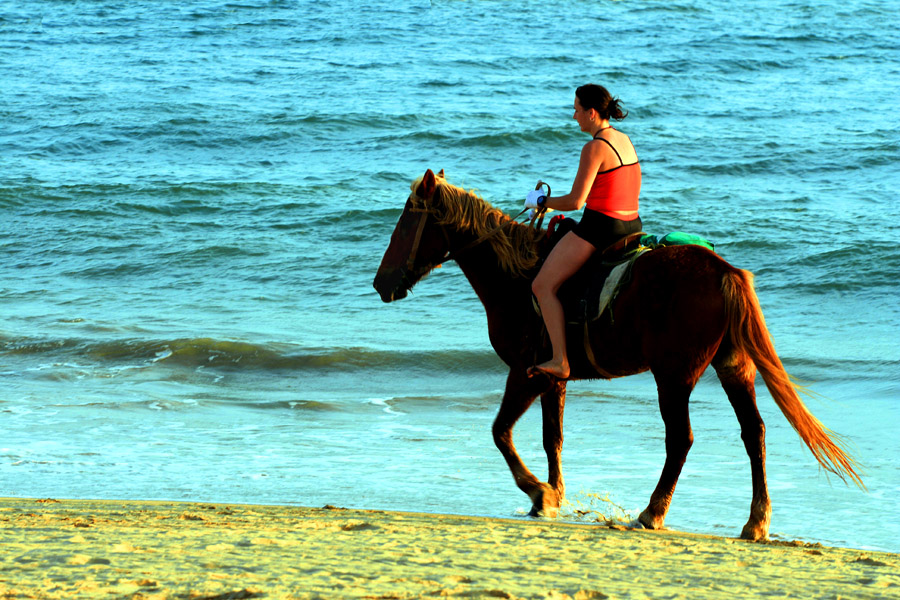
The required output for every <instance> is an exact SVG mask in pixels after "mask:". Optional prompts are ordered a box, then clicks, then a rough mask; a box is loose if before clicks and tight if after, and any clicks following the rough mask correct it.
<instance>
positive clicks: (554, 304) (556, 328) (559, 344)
mask: <svg viewBox="0 0 900 600" xmlns="http://www.w3.org/2000/svg"><path fill="white" fill-rule="evenodd" d="M594 251H595V248H594V246H593V245H591V244H590V243H589V242H586V241H585V240H583V239H581V238H580V237H578V236H577V235H575V234H574V233H572V232H569V233H567V234H566V235H565V236H563V239H561V240H560V241H559V243H558V244H556V247H555V248H553V251H552V252H550V256H548V257H547V260H546V261H545V262H544V266H543V267H541V270H540V272H539V273H538V275H537V277H535V279H534V282H532V284H531V290H532V291H533V292H534V295H535V296H536V297H537V301H538V304H540V306H541V315H542V316H543V317H544V324H545V325H546V326H547V333H548V335H549V336H550V343H551V344H552V345H553V358H552V359H550V360H549V361H547V362H545V363H543V364H540V365H537V366H536V367H533V369H535V370H537V371H541V372H543V373H547V374H548V375H553V376H554V377H558V378H560V379H566V378H567V377H568V376H569V359H568V357H567V355H566V317H565V314H563V307H562V304H561V303H560V301H559V298H557V297H556V294H557V292H558V291H559V288H560V286H562V284H563V283H564V282H565V281H566V280H567V279H568V278H569V277H571V276H572V275H574V274H575V272H576V271H578V269H580V268H581V266H582V265H584V263H585V262H587V260H588V259H589V258H590V257H591V255H592V254H593V253H594Z"/></svg>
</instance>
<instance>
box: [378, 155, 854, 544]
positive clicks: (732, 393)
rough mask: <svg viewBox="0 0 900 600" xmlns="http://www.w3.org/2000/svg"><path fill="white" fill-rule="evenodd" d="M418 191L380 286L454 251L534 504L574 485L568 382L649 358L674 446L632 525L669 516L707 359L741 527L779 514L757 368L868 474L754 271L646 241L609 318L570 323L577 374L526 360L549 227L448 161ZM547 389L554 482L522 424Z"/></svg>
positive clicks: (813, 437)
mask: <svg viewBox="0 0 900 600" xmlns="http://www.w3.org/2000/svg"><path fill="white" fill-rule="evenodd" d="M410 191H411V193H410V195H409V197H408V198H407V201H406V205H405V207H404V209H403V212H402V214H401V215H400V218H399V220H398V221H397V224H396V226H395V228H394V231H393V234H392V235H391V239H390V244H389V246H388V248H387V249H386V250H385V253H384V256H383V258H382V260H381V264H380V265H379V267H378V271H377V274H376V276H375V280H374V287H375V290H376V291H377V292H378V294H379V295H380V297H381V299H382V301H384V302H392V301H395V300H399V299H402V298H404V297H405V296H406V295H407V293H408V292H409V291H410V290H411V289H412V287H413V286H414V285H416V283H417V282H419V281H420V280H421V279H422V278H423V277H424V276H425V275H427V274H428V273H429V272H430V271H432V269H434V268H435V267H437V266H439V265H440V264H441V263H443V262H445V261H447V260H455V261H456V263H457V265H458V266H459V268H460V269H461V271H462V272H463V274H464V275H465V277H466V278H467V279H468V281H469V283H470V284H471V286H472V288H473V289H474V291H475V293H476V294H477V296H478V298H479V299H480V300H481V303H482V304H483V306H484V309H485V311H486V313H487V322H488V331H489V337H490V343H491V345H492V347H493V349H494V351H495V352H496V353H497V355H498V356H499V357H500V359H501V360H502V361H503V362H504V363H505V364H506V365H507V366H508V367H509V373H508V375H507V378H506V387H505V390H504V393H503V398H502V401H501V403H500V409H499V411H498V414H497V417H496V419H495V420H494V423H493V426H492V433H493V439H494V442H495V444H496V446H497V448H498V449H499V450H500V453H501V454H502V455H503V458H504V459H505V460H506V463H507V465H508V466H509V469H510V471H511V472H512V475H513V479H514V480H515V483H516V485H517V486H518V487H519V489H521V490H522V491H523V492H524V493H525V494H527V495H528V497H529V498H530V500H531V503H532V508H531V512H530V513H529V514H530V515H532V516H535V515H543V516H548V517H554V516H557V515H558V511H559V506H560V502H561V500H562V499H563V498H564V496H565V483H564V480H563V475H562V469H561V464H560V459H561V450H562V443H563V434H562V425H563V411H564V408H565V397H566V384H567V382H568V381H569V380H576V379H610V378H613V377H625V376H628V375H634V374H637V373H641V372H645V371H647V370H649V371H650V372H651V373H652V374H653V377H654V379H655V381H656V384H657V389H658V403H659V410H660V412H661V414H662V419H663V422H664V425H665V448H666V459H665V463H664V465H663V468H662V473H661V474H660V477H659V481H658V483H657V485H656V488H655V489H654V491H653V493H652V494H651V496H650V501H649V503H648V505H647V508H646V509H644V510H643V511H642V512H641V513H640V516H639V517H638V519H637V521H636V522H635V523H634V526H636V527H643V528H648V529H662V528H664V524H665V518H666V514H667V512H668V510H669V506H670V504H671V501H672V496H673V494H674V491H675V485H676V483H677V481H678V477H679V475H680V473H681V469H682V467H683V465H684V462H685V459H686V458H687V454H688V451H689V450H690V448H691V445H692V443H693V439H694V437H693V432H692V430H691V422H690V417H689V413H688V400H689V398H690V395H691V391H692V390H693V388H694V386H695V385H696V383H697V381H698V380H699V378H700V376H701V374H702V373H703V372H704V371H705V369H706V368H707V367H708V366H709V365H710V364H711V365H712V366H713V368H714V369H715V371H716V374H717V375H718V378H719V381H720V382H721V385H722V387H723V388H724V390H725V394H726V395H727V397H728V400H729V401H730V403H731V405H732V407H733V409H734V412H735V414H736V415H737V419H738V422H739V424H740V428H741V439H742V440H743V443H744V447H745V449H746V451H747V455H748V456H749V458H750V473H751V478H752V484H753V490H752V499H751V503H750V518H749V519H748V521H747V523H746V524H745V525H744V527H743V528H742V530H741V538H744V539H748V540H754V541H755V540H765V539H767V538H768V531H769V522H770V519H771V513H772V509H771V502H770V499H769V492H768V487H767V483H766V444H765V433H766V429H765V425H764V423H763V420H762V418H761V417H760V414H759V411H758V409H757V406H756V392H755V388H754V384H755V379H756V373H757V370H758V371H759V373H760V374H761V375H762V379H763V381H764V382H765V384H766V387H767V388H768V390H769V392H770V393H771V396H772V398H773V399H774V400H775V403H776V404H777V405H778V407H779V408H780V409H781V412H782V413H783V414H784V416H785V417H786V418H787V420H788V422H789V423H790V424H791V426H792V427H793V428H794V429H795V430H796V432H797V433H798V434H799V435H800V437H801V439H802V440H803V441H804V442H805V444H806V445H807V447H808V448H809V449H810V451H811V452H812V454H813V456H814V457H815V459H816V460H817V461H818V463H819V464H820V465H821V466H822V467H823V468H824V469H826V470H827V471H829V472H831V473H834V474H836V475H837V476H838V477H840V478H841V479H842V480H844V481H845V482H847V479H848V478H849V479H850V480H852V481H853V482H854V483H855V484H856V485H858V486H859V487H861V488H863V487H864V485H863V482H862V479H861V477H860V475H859V473H858V472H857V470H858V469H859V467H858V465H857V464H856V461H855V459H854V458H853V457H852V456H851V455H850V454H849V453H848V452H847V450H846V448H845V445H844V443H843V441H842V439H841V437H840V436H839V435H837V434H835V433H834V432H832V431H831V430H829V429H827V428H826V427H824V426H823V425H822V423H821V422H819V420H818V419H817V418H816V417H815V416H813V415H812V413H810V411H809V410H808V409H807V407H806V406H805V405H804V403H803V401H802V400H801V399H800V397H799V395H798V393H797V392H798V390H800V388H799V387H798V386H797V385H795V384H794V383H793V381H792V380H791V378H790V377H789V376H788V374H787V373H786V371H785V369H784V366H783V364H782V362H781V359H780V358H779V357H778V355H777V354H776V353H775V348H774V346H773V343H772V340H771V337H770V334H769V331H768V329H767V328H766V324H765V320H764V318H763V314H762V310H761V308H760V305H759V301H758V299H757V296H756V292H755V291H754V288H753V275H752V274H751V273H750V272H748V271H745V270H742V269H738V268H736V267H733V266H731V265H730V264H729V263H727V262H726V261H725V260H724V259H722V258H721V257H719V256H718V255H717V254H716V253H714V252H712V251H710V250H708V249H706V248H704V247H701V246H698V245H681V246H668V247H661V248H658V249H654V250H652V251H649V252H645V253H643V254H642V255H641V256H639V257H638V258H637V259H636V260H635V261H634V263H633V266H632V273H631V277H630V281H629V282H628V283H627V284H626V285H625V286H624V287H623V289H622V290H621V291H620V292H619V293H618V295H617V296H616V297H615V299H614V300H613V302H612V304H611V305H610V306H609V308H608V311H609V315H610V318H606V319H597V320H595V321H593V322H592V323H591V324H590V326H589V327H587V328H585V327H584V326H581V328H580V329H579V328H571V327H572V326H567V346H568V352H569V356H570V357H573V358H571V359H570V360H571V362H572V373H571V375H570V376H569V378H568V379H567V380H561V379H557V378H555V377H553V376H550V375H546V374H543V373H540V372H538V374H534V373H529V368H530V367H532V366H533V365H535V364H538V363H540V362H542V361H543V360H546V359H547V358H549V356H550V354H551V348H550V345H549V342H548V340H547V338H546V335H545V332H544V325H543V320H542V318H541V317H540V315H539V314H538V312H537V311H536V310H535V307H534V304H533V302H532V291H531V283H532V280H533V279H534V276H535V275H536V274H537V270H538V268H539V260H540V255H541V252H542V251H546V248H543V246H545V245H546V243H547V242H546V237H547V236H546V235H545V234H544V231H543V230H542V229H541V228H540V227H538V228H535V227H533V226H529V225H528V224H526V223H519V222H517V221H515V220H514V219H512V218H510V217H509V216H508V215H506V214H504V213H503V212H502V211H500V210H498V209H496V208H494V207H492V206H491V205H490V204H489V203H487V202H485V201H484V200H483V199H482V198H481V197H479V196H478V195H477V194H475V193H473V192H467V191H465V190H463V189H462V188H459V187H456V186H454V185H452V184H450V183H449V182H448V181H447V180H446V177H445V176H444V172H443V170H441V171H440V173H438V174H437V175H435V174H434V173H433V172H432V171H431V169H428V170H427V171H426V172H425V174H424V176H422V177H421V178H418V179H416V180H415V181H413V182H412V184H411V186H410ZM589 264H590V263H589ZM585 336H587V344H585V343H584V341H583V340H584V337H585ZM585 348H589V349H590V348H592V349H593V354H594V356H593V357H592V358H593V360H590V361H588V360H584V358H583V357H584V355H585ZM579 357H581V359H579ZM538 397H540V400H541V402H540V405H541V413H542V430H543V431H542V433H543V446H544V450H545V451H546V453H547V461H548V467H549V468H548V478H547V481H546V482H544V481H541V480H539V479H538V478H537V477H535V475H534V474H533V473H532V472H531V471H529V469H528V468H527V467H526V466H525V464H524V463H523V462H522V459H521V458H520V456H519V454H518V453H517V452H516V448H515V445H514V444H513V435H512V431H513V426H514V425H515V423H516V421H517V420H518V419H519V417H521V416H522V415H523V414H524V413H525V411H526V410H527V409H528V408H529V407H530V406H531V405H532V403H533V402H534V401H535V400H536V399H537V398H538Z"/></svg>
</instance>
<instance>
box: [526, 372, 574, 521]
mask: <svg viewBox="0 0 900 600" xmlns="http://www.w3.org/2000/svg"><path fill="white" fill-rule="evenodd" d="M565 408H566V382H565V381H559V380H556V381H554V383H553V384H552V386H551V387H550V389H549V390H547V391H546V392H544V393H543V394H541V413H542V422H543V431H544V451H545V452H546V453H547V465H548V477H547V483H549V484H550V487H551V488H552V489H553V490H554V491H555V492H556V494H555V496H554V495H553V494H547V493H544V494H543V495H542V498H541V502H540V505H541V506H540V508H539V511H540V512H543V514H544V515H545V516H548V517H555V516H556V515H557V514H559V504H560V502H562V499H563V498H564V497H565V495H566V484H565V482H564V481H563V476H562V445H563V431H562V427H563V412H564V411H565ZM536 507H537V505H536ZM533 510H534V509H533Z"/></svg>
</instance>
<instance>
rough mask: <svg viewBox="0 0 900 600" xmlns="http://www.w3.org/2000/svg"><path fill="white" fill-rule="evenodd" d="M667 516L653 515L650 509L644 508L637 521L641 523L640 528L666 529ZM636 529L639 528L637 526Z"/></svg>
mask: <svg viewBox="0 0 900 600" xmlns="http://www.w3.org/2000/svg"><path fill="white" fill-rule="evenodd" d="M665 522H666V518H665V516H663V517H653V516H652V515H651V514H650V511H649V509H648V510H644V512H642V513H641V516H639V517H638V518H637V523H640V525H641V527H640V529H665ZM635 529H638V528H637V527H635Z"/></svg>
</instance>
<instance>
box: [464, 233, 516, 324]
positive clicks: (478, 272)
mask: <svg viewBox="0 0 900 600" xmlns="http://www.w3.org/2000/svg"><path fill="white" fill-rule="evenodd" d="M520 226H521V225H518V224H517V223H512V224H510V225H508V227H520ZM477 240H478V237H477V236H476V235H475V234H474V233H472V232H464V231H455V232H454V233H453V234H452V235H451V242H452V245H453V247H454V248H455V249H463V250H462V251H461V252H460V253H459V255H458V256H456V258H455V260H456V264H457V265H459V268H460V270H461V271H462V272H463V274H464V275H465V276H466V279H468V281H469V284H470V285H471V286H472V289H474V290H475V293H476V294H477V295H478V298H479V299H480V300H481V303H482V304H483V305H484V307H485V309H487V311H488V316H489V317H490V315H491V314H492V313H494V312H495V311H494V309H496V310H499V311H501V312H502V311H503V310H504V309H505V308H512V307H513V306H514V305H517V304H519V303H521V302H522V301H523V299H525V300H528V302H529V305H530V298H531V297H530V290H531V281H530V280H529V279H527V278H525V277H521V276H517V275H513V274H511V273H509V272H508V271H507V270H506V269H505V268H504V267H503V265H502V264H501V263H500V259H499V257H498V256H497V254H496V252H495V251H494V248H493V246H492V245H491V243H490V241H489V240H484V241H482V242H481V243H476V244H475V245H474V246H472V247H470V248H466V246H467V245H468V244H472V243H473V242H475V241H477Z"/></svg>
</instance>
